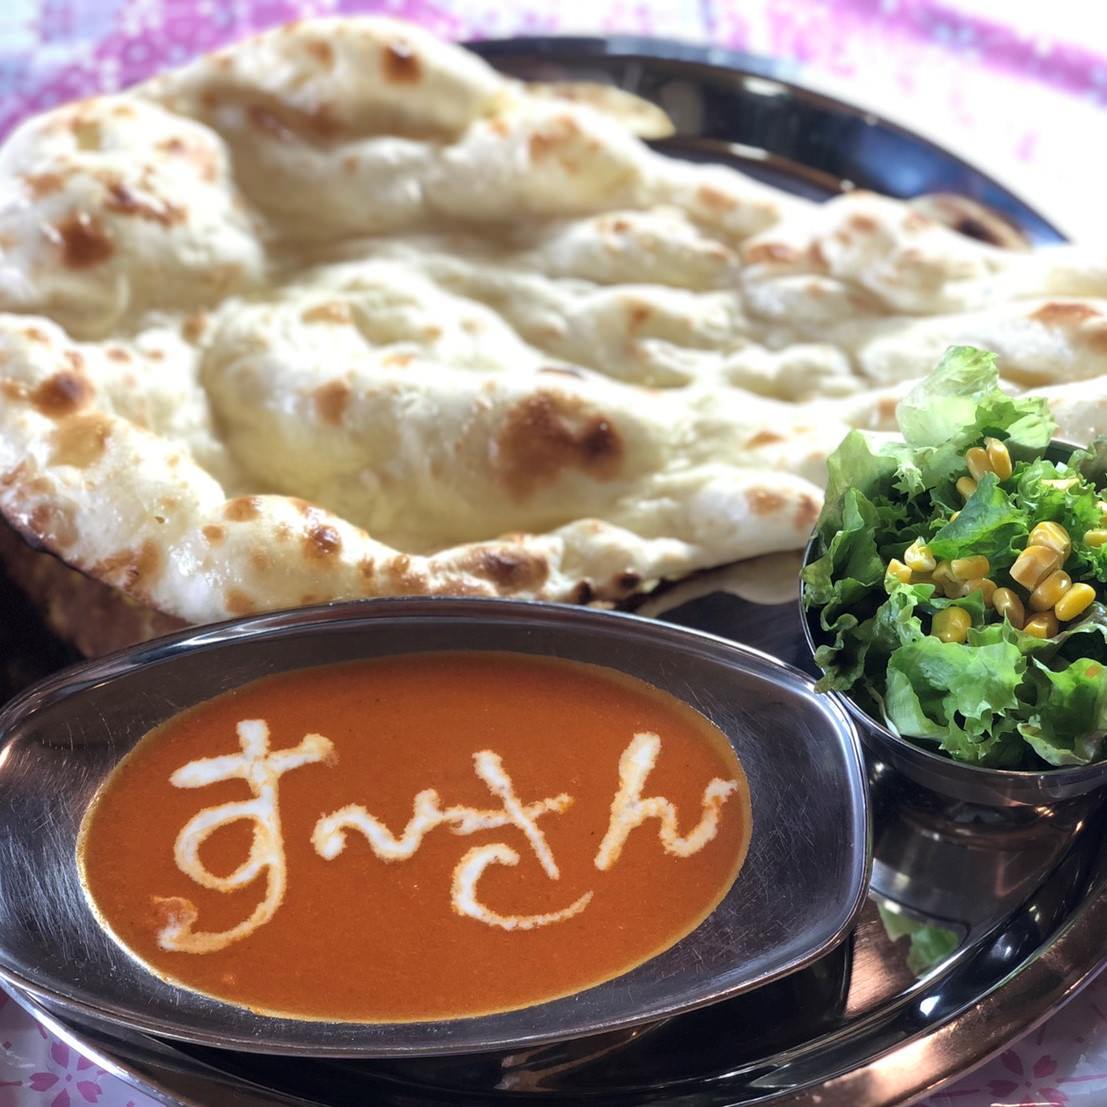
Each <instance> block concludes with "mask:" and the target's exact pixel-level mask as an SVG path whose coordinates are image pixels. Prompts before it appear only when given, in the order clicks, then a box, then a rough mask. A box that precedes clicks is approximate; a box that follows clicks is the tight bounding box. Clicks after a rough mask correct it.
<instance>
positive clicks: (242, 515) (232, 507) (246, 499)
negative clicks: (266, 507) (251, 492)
mask: <svg viewBox="0 0 1107 1107" xmlns="http://www.w3.org/2000/svg"><path fill="white" fill-rule="evenodd" d="M260 514H261V504H260V503H259V502H258V498H257V497H256V496H238V497H236V498H235V499H233V500H228V501H227V502H226V503H225V504H224V505H223V518H224V519H229V520H230V521H231V522H233V523H246V522H249V521H250V520H251V519H256V518H257V517H258V516H259V515H260Z"/></svg>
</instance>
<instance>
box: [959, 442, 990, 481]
mask: <svg viewBox="0 0 1107 1107" xmlns="http://www.w3.org/2000/svg"><path fill="white" fill-rule="evenodd" d="M965 464H966V465H967V466H968V467H969V475H970V476H971V477H972V479H973V480H980V479H981V478H982V477H983V476H984V474H985V473H990V472H991V471H992V463H991V461H989V460H988V452H987V450H982V449H981V448H980V447H979V446H973V448H972V449H971V450H966V451H965Z"/></svg>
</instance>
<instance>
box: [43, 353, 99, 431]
mask: <svg viewBox="0 0 1107 1107" xmlns="http://www.w3.org/2000/svg"><path fill="white" fill-rule="evenodd" d="M73 352H74V351H71V353H73ZM77 356H78V357H79V355H77ZM93 391H94V389H93V387H92V384H91V382H90V381H89V380H88V378H87V377H85V376H84V375H83V374H81V373H79V372H76V371H75V370H73V369H62V370H59V371H58V372H57V373H55V374H54V375H53V376H52V377H47V378H46V380H44V381H43V382H42V383H41V384H40V385H38V387H36V388H35V389H34V391H33V392H31V394H30V400H31V403H32V404H33V405H34V407H35V408H36V409H37V410H38V411H39V412H40V413H41V414H42V415H46V416H48V417H49V418H51V419H61V418H63V417H65V416H67V415H72V414H73V413H74V412H77V411H80V410H81V408H83V407H85V406H87V405H88V403H89V402H90V401H91V399H92V396H93Z"/></svg>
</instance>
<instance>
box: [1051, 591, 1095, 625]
mask: <svg viewBox="0 0 1107 1107" xmlns="http://www.w3.org/2000/svg"><path fill="white" fill-rule="evenodd" d="M1094 599H1095V589H1094V588H1093V587H1092V586H1091V585H1090V584H1074V585H1073V586H1072V587H1071V588H1070V589H1069V590H1068V591H1067V592H1066V593H1065V594H1064V595H1063V596H1062V597H1061V598H1060V599H1059V600H1058V601H1057V606H1056V607H1055V608H1054V609H1053V614H1054V615H1056V616H1057V618H1058V619H1060V620H1061V622H1063V623H1067V622H1068V621H1069V620H1070V619H1075V618H1076V616H1077V615H1083V614H1084V612H1085V611H1087V610H1088V605H1089V604H1090V603H1091V602H1092V600H1094Z"/></svg>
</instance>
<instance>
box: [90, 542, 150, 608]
mask: <svg viewBox="0 0 1107 1107" xmlns="http://www.w3.org/2000/svg"><path fill="white" fill-rule="evenodd" d="M163 565H164V560H163V558H162V554H161V550H160V549H159V548H158V546H157V545H156V544H155V543H154V542H149V541H147V542H143V543H142V545H141V546H139V547H138V549H131V550H120V551H119V552H118V553H116V554H113V555H112V556H111V557H107V558H103V559H102V560H100V561H98V562H96V563H95V564H93V565H91V566H89V570H88V571H89V573H90V574H91V575H92V576H93V577H95V578H96V579H97V580H102V581H104V583H105V584H111V585H113V586H114V587H116V588H118V589H120V590H121V591H123V592H126V593H127V595H129V596H131V597H132V598H134V599H136V600H138V601H140V602H142V603H148V602H149V589H150V585H151V584H152V583H153V580H154V578H155V577H156V576H157V575H158V574H159V573H160V572H161V570H162V567H163Z"/></svg>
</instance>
